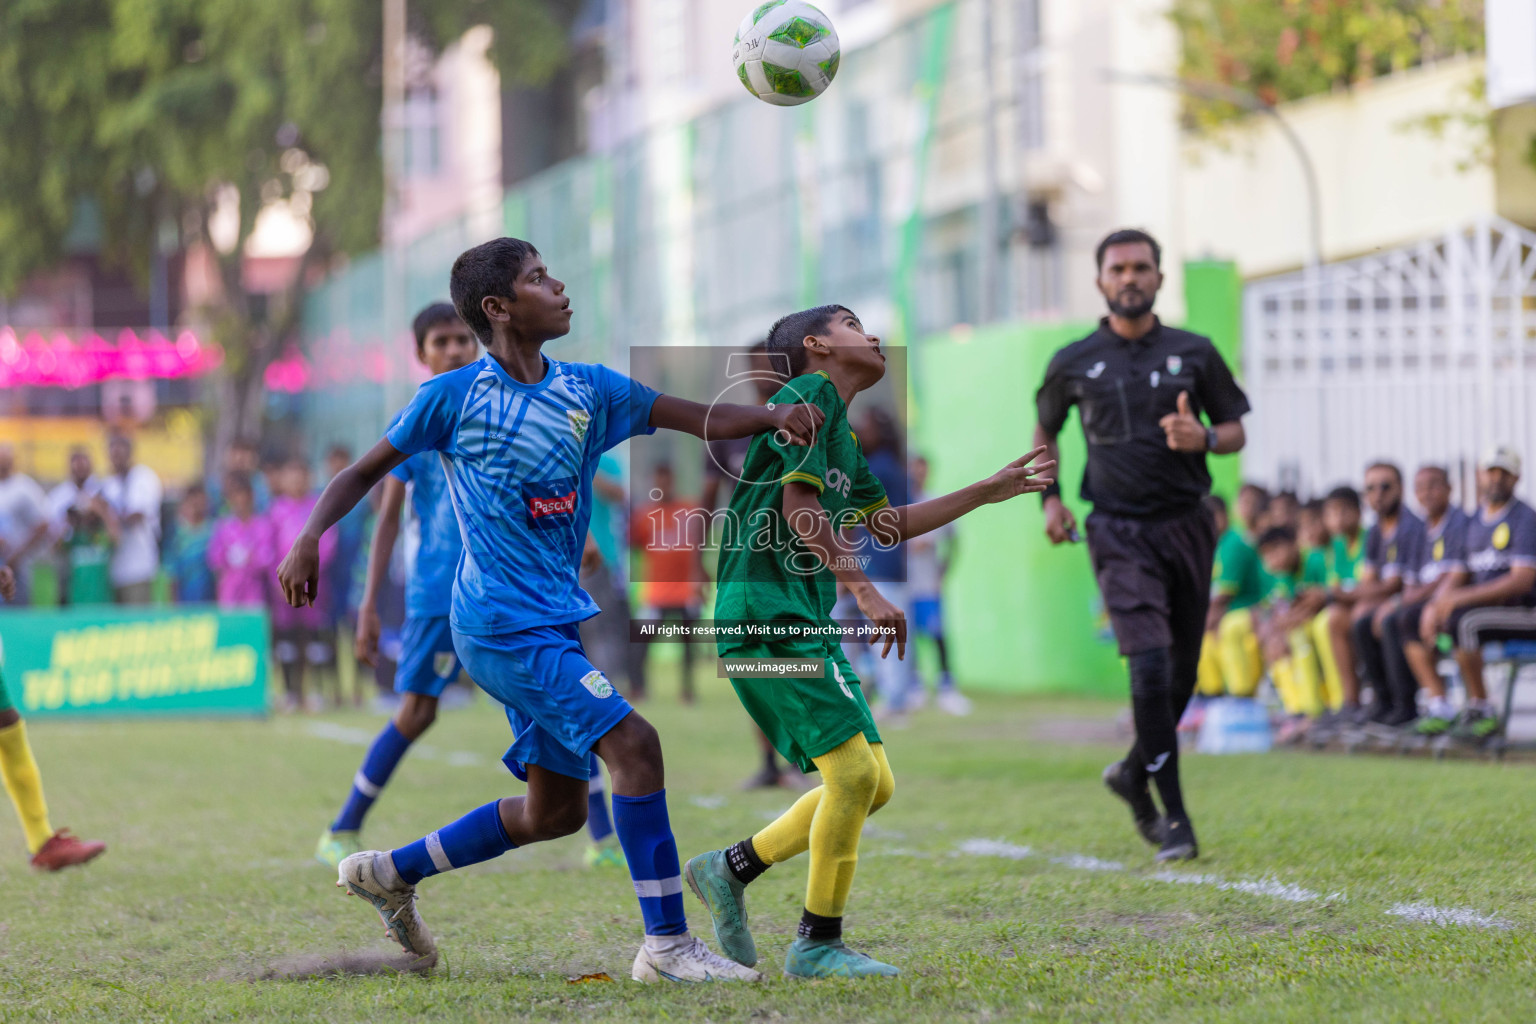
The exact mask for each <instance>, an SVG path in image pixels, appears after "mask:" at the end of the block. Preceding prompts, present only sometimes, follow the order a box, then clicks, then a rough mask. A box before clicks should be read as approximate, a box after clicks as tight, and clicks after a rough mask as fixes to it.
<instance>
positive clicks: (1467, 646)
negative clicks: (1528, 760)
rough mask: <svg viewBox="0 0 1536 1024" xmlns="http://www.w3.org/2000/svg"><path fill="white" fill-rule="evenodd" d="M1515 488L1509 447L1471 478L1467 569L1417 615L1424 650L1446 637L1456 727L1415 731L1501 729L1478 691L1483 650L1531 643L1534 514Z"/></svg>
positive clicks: (1535, 628)
mask: <svg viewBox="0 0 1536 1024" xmlns="http://www.w3.org/2000/svg"><path fill="white" fill-rule="evenodd" d="M1519 481H1520V455H1519V453H1517V452H1516V451H1515V450H1514V449H1513V448H1509V447H1507V446H1505V445H1500V446H1498V447H1496V448H1494V449H1493V450H1492V451H1490V452H1489V453H1488V454H1487V455H1486V456H1485V457H1484V458H1483V460H1482V462H1481V464H1480V465H1479V466H1478V472H1477V484H1478V490H1479V492H1480V493H1481V495H1482V499H1483V503H1482V506H1481V507H1480V508H1479V509H1478V511H1477V514H1476V515H1474V516H1472V518H1471V521H1470V522H1469V523H1468V524H1467V564H1466V568H1465V569H1463V570H1460V571H1453V572H1452V573H1451V574H1450V576H1449V577H1448V578H1447V580H1446V583H1445V586H1444V587H1443V589H1441V590H1439V591H1438V592H1437V593H1436V594H1435V597H1434V600H1432V601H1431V602H1430V603H1429V605H1428V606H1427V607H1425V609H1424V613H1423V615H1422V616H1420V619H1419V636H1420V638H1421V639H1422V640H1423V641H1424V643H1425V644H1429V645H1433V644H1434V642H1435V638H1436V634H1437V633H1439V632H1445V633H1448V634H1450V636H1451V638H1452V639H1453V641H1454V642H1455V645H1456V664H1457V666H1458V667H1459V668H1460V669H1461V679H1462V682H1463V683H1464V684H1465V685H1466V687H1467V706H1466V708H1465V709H1463V711H1462V714H1461V718H1460V721H1459V722H1457V723H1455V725H1454V726H1452V724H1451V723H1450V722H1448V721H1446V720H1445V718H1444V716H1443V715H1432V716H1431V717H1427V718H1426V719H1425V721H1424V723H1423V724H1424V728H1423V729H1422V730H1421V731H1422V732H1426V733H1430V734H1433V733H1434V732H1435V731H1436V730H1437V729H1438V731H1439V732H1445V731H1446V730H1447V729H1454V731H1455V732H1456V733H1457V734H1458V735H1460V736H1463V737H1465V738H1467V739H1473V740H1484V739H1487V738H1488V737H1490V736H1493V735H1495V734H1497V733H1498V732H1499V730H1500V729H1501V728H1502V727H1503V725H1502V723H1501V722H1500V721H1499V719H1498V716H1497V715H1496V714H1495V713H1494V711H1493V709H1492V708H1491V707H1490V706H1489V704H1488V690H1487V688H1486V687H1485V686H1484V684H1483V650H1482V648H1483V645H1484V644H1486V643H1489V642H1491V641H1495V640H1536V510H1532V508H1531V506H1529V505H1527V504H1526V503H1525V502H1523V501H1521V500H1519V499H1518V498H1516V497H1515V485H1516V484H1517V483H1519ZM1437 696H1441V697H1443V691H1442V692H1441V693H1440V694H1437ZM1438 710H1441V711H1443V710H1444V708H1443V706H1442V707H1440V708H1439V709H1438ZM1442 723H1443V724H1442Z"/></svg>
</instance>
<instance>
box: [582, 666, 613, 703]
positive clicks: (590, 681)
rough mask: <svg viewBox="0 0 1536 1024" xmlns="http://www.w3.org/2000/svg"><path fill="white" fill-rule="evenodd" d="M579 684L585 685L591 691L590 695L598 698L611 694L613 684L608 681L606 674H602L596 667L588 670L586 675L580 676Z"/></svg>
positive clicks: (610, 695)
mask: <svg viewBox="0 0 1536 1024" xmlns="http://www.w3.org/2000/svg"><path fill="white" fill-rule="evenodd" d="M581 685H582V686H585V687H586V688H587V689H588V690H589V691H590V692H591V694H592V696H594V697H596V698H598V699H599V700H601V699H602V698H604V697H612V696H613V684H612V683H610V682H609V681H608V677H607V676H605V675H603V674H602V673H601V672H599V671H598V670H597V669H593V670H592V671H591V672H588V673H587V674H586V675H584V676H582V677H581Z"/></svg>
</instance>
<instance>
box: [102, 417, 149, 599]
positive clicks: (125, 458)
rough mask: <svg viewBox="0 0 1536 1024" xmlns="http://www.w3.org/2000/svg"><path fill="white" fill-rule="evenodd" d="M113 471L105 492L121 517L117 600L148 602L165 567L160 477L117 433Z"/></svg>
mask: <svg viewBox="0 0 1536 1024" xmlns="http://www.w3.org/2000/svg"><path fill="white" fill-rule="evenodd" d="M107 456H108V458H109V459H110V460H111V462H112V472H111V474H109V475H108V476H107V477H106V479H104V480H102V482H101V496H102V497H103V498H105V499H106V500H107V504H108V505H110V506H111V507H112V514H113V515H115V516H116V517H117V528H118V542H117V550H116V551H114V552H113V554H112V588H113V590H114V592H115V593H116V594H117V603H118V604H128V605H145V604H149V602H150V601H151V600H152V599H153V597H154V585H155V574H156V573H157V572H159V571H160V498H161V489H160V478H159V477H158V476H157V475H155V471H154V470H152V469H150V468H149V467H148V466H145V465H136V464H135V463H134V461H133V442H132V441H130V440H128V438H127V436H126V435H123V434H113V435H112V436H111V438H109V439H108V441H107Z"/></svg>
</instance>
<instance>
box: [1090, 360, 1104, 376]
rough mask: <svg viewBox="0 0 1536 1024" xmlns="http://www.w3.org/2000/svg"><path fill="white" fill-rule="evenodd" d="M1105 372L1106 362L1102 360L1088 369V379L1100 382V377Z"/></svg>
mask: <svg viewBox="0 0 1536 1024" xmlns="http://www.w3.org/2000/svg"><path fill="white" fill-rule="evenodd" d="M1103 372H1104V360H1102V359H1100V360H1099V361H1098V362H1096V363H1094V364H1093V365H1092V366H1090V367H1088V379H1089V380H1098V379H1099V376H1100V375H1101V374H1102V373H1103Z"/></svg>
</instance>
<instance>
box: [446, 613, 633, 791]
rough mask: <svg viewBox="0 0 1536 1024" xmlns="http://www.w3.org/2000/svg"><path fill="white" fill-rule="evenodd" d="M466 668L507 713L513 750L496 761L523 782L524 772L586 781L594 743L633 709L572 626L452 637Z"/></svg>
mask: <svg viewBox="0 0 1536 1024" xmlns="http://www.w3.org/2000/svg"><path fill="white" fill-rule="evenodd" d="M453 642H454V645H455V646H456V647H457V648H458V652H459V658H460V659H461V660H462V661H463V662H464V668H465V669H466V670H468V672H469V674H470V676H471V677H472V678H473V679H474V680H475V682H476V683H478V684H479V686H480V688H481V689H482V690H484V691H485V692H486V693H488V694H490V695H491V696H492V697H494V698H495V699H496V700H498V701H499V702H501V704H502V706H504V707H505V708H506V709H507V721H508V722H509V723H510V724H511V726H512V734H513V737H514V738H513V740H512V746H511V747H510V748H508V750H507V753H506V755H505V756H503V757H502V761H503V762H504V763H505V764H506V766H507V767H508V768H510V769H511V770H512V774H513V775H516V776H517V777H518V778H519V779H522V780H523V781H525V782H526V781H527V779H528V773H527V766H528V765H530V764H536V765H538V766H539V767H540V768H543V769H545V770H546V771H551V772H556V773H558V774H560V775H568V776H570V777H571V778H573V779H587V778H589V777H590V775H591V773H590V772H589V771H588V766H587V755H588V754H589V753H591V751H592V745H593V744H594V743H596V742H597V741H598V740H600V739H602V738H603V736H605V735H606V734H607V733H608V730H610V729H612V728H613V727H614V726H616V725H618V724H619V722H620V721H621V720H623V718H624V716H625V715H627V714H629V713H630V712H631V711H632V710H634V709H633V708H631V707H630V706H629V701H627V700H625V699H624V698H623V697H622V696H621V695H620V694H619V692H618V691H617V690H615V689H614V688H613V685H612V684H611V683H609V682H608V677H607V676H605V675H603V674H602V673H601V672H599V671H598V670H597V669H595V668H593V667H592V663H591V662H590V661H588V660H587V655H586V652H584V651H583V650H582V649H581V636H580V634H579V633H578V632H577V629H576V623H574V622H571V623H567V624H565V625H561V626H535V627H534V628H533V629H525V630H521V631H519V632H516V633H502V634H499V635H497V636H465V635H464V634H462V633H455V634H454V635H453Z"/></svg>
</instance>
